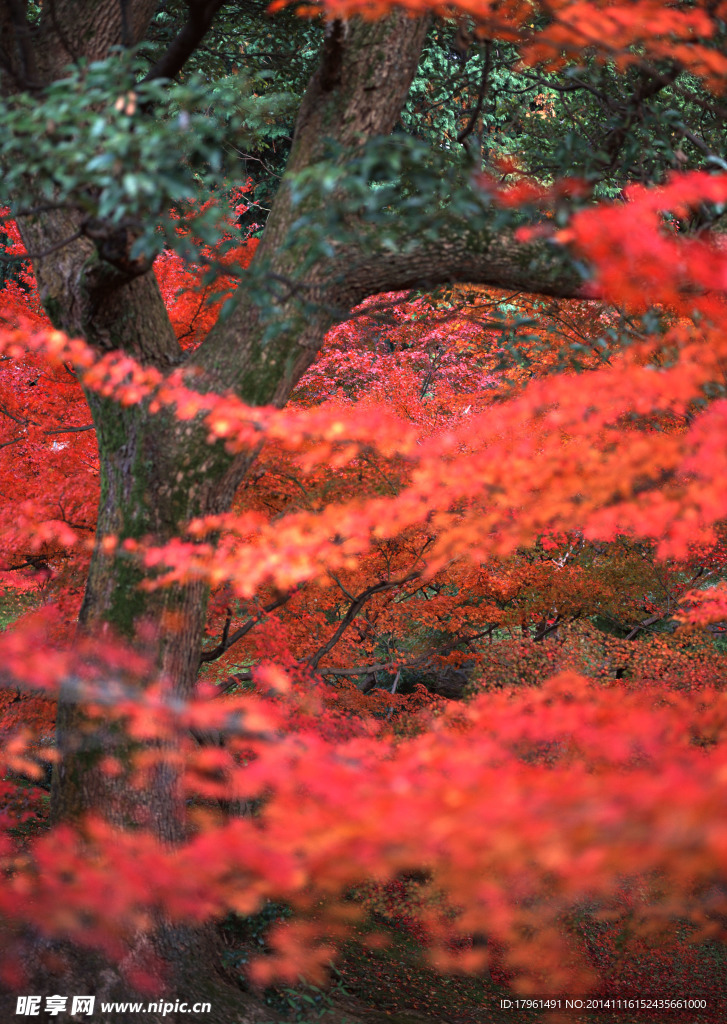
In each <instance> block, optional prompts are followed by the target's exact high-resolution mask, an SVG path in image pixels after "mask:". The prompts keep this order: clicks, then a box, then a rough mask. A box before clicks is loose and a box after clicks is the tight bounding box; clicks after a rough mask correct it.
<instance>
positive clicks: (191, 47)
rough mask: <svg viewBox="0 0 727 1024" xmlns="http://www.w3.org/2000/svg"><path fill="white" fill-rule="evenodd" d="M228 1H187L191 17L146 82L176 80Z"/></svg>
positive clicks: (152, 69) (153, 68) (151, 71)
mask: <svg viewBox="0 0 727 1024" xmlns="http://www.w3.org/2000/svg"><path fill="white" fill-rule="evenodd" d="M225 2H226V0H187V7H188V9H189V17H188V19H187V21H186V22H185V24H184V25H183V27H182V28H181V29H180V31H179V33H178V35H177V36H176V38H175V39H173V40H172V42H171V43H170V44H169V48H168V49H167V51H166V53H164V54H163V55H162V56H161V57H160V58H159V60H158V61H157V62H156V64H155V65H154V66H153V67H152V68H151V70H150V71H149V73H148V74H147V75H146V76H145V78H144V81H145V82H151V81H153V80H154V79H156V78H174V77H175V76H176V75H178V74H179V72H180V71H181V70H182V68H183V67H184V65H185V64H186V63H187V61H188V60H189V58H190V57H191V56H192V54H193V53H194V51H195V50H196V49H197V47H198V46H199V44H200V43H201V42H202V40H203V39H204V37H205V36H206V35H207V32H208V30H209V28H210V26H211V25H212V22H213V20H214V16H215V14H217V12H218V11H219V9H220V8H221V7H222V6H223V4H224V3H225Z"/></svg>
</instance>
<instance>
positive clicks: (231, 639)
mask: <svg viewBox="0 0 727 1024" xmlns="http://www.w3.org/2000/svg"><path fill="white" fill-rule="evenodd" d="M292 596H293V591H291V592H290V593H289V594H283V596H282V597H279V598H277V600H275V601H271V603H270V604H266V605H265V606H264V607H263V608H262V609H261V611H260V614H259V615H255V616H253V617H252V618H251V619H248V620H247V622H246V623H245V624H244V625H243V626H240V628H239V629H236V630H235V632H234V633H233V634H232V636H230V635H229V630H230V618H229V616H228V618H227V620H226V622H225V626H224V629H223V631H222V639H221V640H220V642H219V644H218V645H217V646H216V647H213V648H212V650H210V651H202V653H201V654H200V656H199V661H200V664H201V665H203V664H205V663H206V662H208V661H216V660H217V659H218V658H221V657H222V655H223V654H225V653H226V652H227V651H229V649H230V648H231V647H232V645H233V644H236V643H237V642H238V640H242V638H243V637H244V636H247V634H248V633H249V632H250V630H251V629H253V628H254V627H255V626H257V624H258V622H260V621H261V619H262V618H263V617H264V616H265V615H269V614H270V612H273V611H275V609H276V608H280V607H282V605H284V604H286V602H287V601H289V600H290V598H291V597H292Z"/></svg>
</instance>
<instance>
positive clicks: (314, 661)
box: [306, 569, 422, 670]
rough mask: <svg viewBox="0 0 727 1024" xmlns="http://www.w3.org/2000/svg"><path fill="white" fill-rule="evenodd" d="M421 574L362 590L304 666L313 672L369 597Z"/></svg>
mask: <svg viewBox="0 0 727 1024" xmlns="http://www.w3.org/2000/svg"><path fill="white" fill-rule="evenodd" d="M421 574H422V570H421V569H415V570H413V571H412V572H410V573H408V574H407V575H406V576H402V577H401V578H400V579H397V580H384V581H383V582H382V583H374V584H373V586H371V587H367V588H366V590H362V591H361V593H360V594H358V595H357V596H356V597H355V598H354V599H353V601H352V602H351V604H350V605H349V607H348V611H347V612H346V614H345V615H344V617H343V619H341V622H340V623H339V625H338V629H337V630H336V631H335V633H334V634H333V636H332V637H331V638H330V639H329V640H328V641H327V643H325V644H323V646H322V647H319V648H318V650H317V651H316V653H315V654H312V655H311V656H310V657H309V658H307V659H306V664H307V665H310V667H311V668H312V669H314V670H315V669H317V668H318V663H319V662H320V660H321V658H323V657H325V655H326V654H328V652H329V651H331V650H332V649H333V648H334V647H335V646H336V644H337V643H338V641H339V640H340V639H341V637H342V636H343V634H344V632H345V631H346V630H347V629H348V627H349V626H350V625H351V623H352V622H353V620H354V619H355V618H356V616H357V615H358V613H359V612H360V611H361V609H362V608H363V606H364V605H365V604H366V602H367V601H368V600H369V598H370V597H373V596H374V594H383V593H384V592H385V591H387V590H393V589H395V588H396V587H403V586H404V584H405V583H409V582H410V581H411V580H415V579H418V578H419V576H421Z"/></svg>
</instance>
